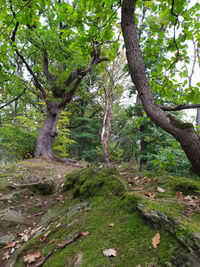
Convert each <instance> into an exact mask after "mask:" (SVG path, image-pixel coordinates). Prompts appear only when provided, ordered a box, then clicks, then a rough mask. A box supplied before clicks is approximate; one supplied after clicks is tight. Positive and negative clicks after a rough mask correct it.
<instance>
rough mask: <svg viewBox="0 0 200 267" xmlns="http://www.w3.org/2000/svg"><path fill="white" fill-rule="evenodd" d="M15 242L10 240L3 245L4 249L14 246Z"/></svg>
mask: <svg viewBox="0 0 200 267" xmlns="http://www.w3.org/2000/svg"><path fill="white" fill-rule="evenodd" d="M15 244H16V242H10V243H9V244H8V245H7V246H5V247H4V249H7V248H13V247H14V246H15Z"/></svg>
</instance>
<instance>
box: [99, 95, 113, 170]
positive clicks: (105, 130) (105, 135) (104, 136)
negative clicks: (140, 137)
mask: <svg viewBox="0 0 200 267" xmlns="http://www.w3.org/2000/svg"><path fill="white" fill-rule="evenodd" d="M105 100H106V103H105V114H104V119H103V126H102V132H101V141H102V150H103V162H104V163H105V164H107V165H109V164H110V162H109V155H108V142H109V136H110V129H109V127H110V120H111V114H112V108H113V104H111V106H110V107H109V101H108V96H107V93H106V94H105Z"/></svg>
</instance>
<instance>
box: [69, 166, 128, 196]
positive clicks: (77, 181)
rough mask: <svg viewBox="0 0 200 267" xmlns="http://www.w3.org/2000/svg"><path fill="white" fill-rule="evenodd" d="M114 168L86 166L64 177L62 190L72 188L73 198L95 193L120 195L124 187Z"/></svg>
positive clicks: (95, 194)
mask: <svg viewBox="0 0 200 267" xmlns="http://www.w3.org/2000/svg"><path fill="white" fill-rule="evenodd" d="M118 176H119V174H118V172H117V170H116V169H115V168H103V169H95V168H92V167H90V168H86V169H84V170H81V171H78V172H75V173H72V174H69V175H67V176H66V178H65V186H64V191H67V190H70V189H72V188H73V196H74V198H77V197H80V198H81V199H82V200H83V199H87V198H90V197H94V196H97V195H108V194H115V195H122V194H123V192H124V187H123V185H122V183H121V182H120V178H119V177H118Z"/></svg>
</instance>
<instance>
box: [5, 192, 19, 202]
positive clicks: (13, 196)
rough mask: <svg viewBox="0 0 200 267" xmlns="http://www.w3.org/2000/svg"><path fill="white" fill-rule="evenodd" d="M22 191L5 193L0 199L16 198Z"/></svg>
mask: <svg viewBox="0 0 200 267" xmlns="http://www.w3.org/2000/svg"><path fill="white" fill-rule="evenodd" d="M20 192H21V191H16V192H12V193H10V194H8V195H3V196H2V197H0V201H1V200H15V199H16V198H17V197H18V196H19V194H20Z"/></svg>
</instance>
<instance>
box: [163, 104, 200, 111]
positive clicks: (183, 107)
mask: <svg viewBox="0 0 200 267" xmlns="http://www.w3.org/2000/svg"><path fill="white" fill-rule="evenodd" d="M159 107H160V108H161V109H162V110H164V111H177V110H183V109H192V108H200V104H180V105H177V106H168V107H166V106H159Z"/></svg>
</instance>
